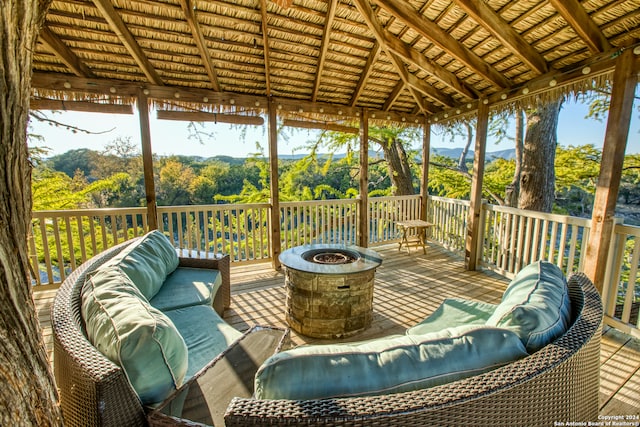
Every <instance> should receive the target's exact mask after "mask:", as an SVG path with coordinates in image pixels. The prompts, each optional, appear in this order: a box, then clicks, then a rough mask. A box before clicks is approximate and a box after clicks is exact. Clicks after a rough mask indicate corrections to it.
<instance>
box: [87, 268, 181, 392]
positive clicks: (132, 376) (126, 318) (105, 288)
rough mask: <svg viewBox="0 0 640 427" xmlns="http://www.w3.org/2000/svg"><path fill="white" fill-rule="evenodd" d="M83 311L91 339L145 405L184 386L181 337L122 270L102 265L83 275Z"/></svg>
mask: <svg viewBox="0 0 640 427" xmlns="http://www.w3.org/2000/svg"><path fill="white" fill-rule="evenodd" d="M81 312H82V318H83V319H84V322H85V326H86V331H87V336H88V338H89V341H90V342H91V343H92V344H93V345H94V346H95V347H96V348H97V349H98V350H99V351H100V352H101V353H102V354H104V355H105V356H106V357H107V358H108V359H109V360H111V361H112V362H114V363H116V364H117V365H119V366H120V367H122V369H123V371H124V373H125V375H126V377H127V378H128V380H129V382H130V383H131V385H132V387H133V389H134V390H135V391H136V393H137V394H138V397H139V398H140V401H141V402H142V403H143V404H154V403H158V402H161V401H162V400H164V399H165V398H166V397H167V396H168V395H169V394H170V393H171V392H172V391H174V390H175V389H176V388H178V387H180V386H181V385H182V383H183V380H184V378H185V375H186V373H187V363H188V358H187V346H186V344H185V342H184V340H183V339H182V337H181V336H180V334H179V333H178V330H177V329H176V327H175V326H174V324H173V322H172V321H171V320H170V319H169V318H168V317H167V316H165V315H164V314H163V313H162V312H160V311H159V310H157V309H155V308H153V307H151V305H149V303H148V302H147V300H146V298H145V297H144V295H142V293H141V292H140V290H139V289H138V288H137V287H136V286H135V285H134V284H133V283H132V282H131V280H130V279H129V277H128V276H127V275H126V274H124V272H122V270H120V269H118V268H110V269H102V270H98V271H96V272H94V273H93V274H91V275H90V276H89V277H88V278H87V280H86V281H85V283H84V286H83V288H82V310H81Z"/></svg>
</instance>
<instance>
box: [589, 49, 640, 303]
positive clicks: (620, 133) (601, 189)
mask: <svg viewBox="0 0 640 427" xmlns="http://www.w3.org/2000/svg"><path fill="white" fill-rule="evenodd" d="M636 62H637V61H636V56H635V54H634V53H633V50H632V49H625V50H623V51H622V53H621V54H620V56H619V57H618V59H617V62H616V68H615V71H614V74H613V86H612V90H611V103H610V106H609V118H608V120H607V130H606V134H605V137H604V145H603V147H602V161H601V164H600V175H599V177H598V185H597V187H596V195H595V200H594V202H593V214H592V217H591V218H592V224H591V231H590V232H589V243H588V245H587V251H586V252H587V254H586V260H585V261H586V262H585V269H584V272H585V274H586V275H587V276H588V277H589V278H590V279H591V281H592V282H593V284H594V285H595V287H596V289H598V291H599V292H600V293H602V289H603V285H604V279H605V270H606V263H607V252H608V251H609V242H610V241H611V236H612V234H613V218H614V215H615V209H616V201H617V199H618V190H619V188H620V178H621V176H622V163H623V161H624V154H625V150H626V146H627V138H628V136H629V124H630V122H631V113H632V111H633V99H634V92H635V89H636V85H637V83H638V76H637V74H638V70H637V69H636Z"/></svg>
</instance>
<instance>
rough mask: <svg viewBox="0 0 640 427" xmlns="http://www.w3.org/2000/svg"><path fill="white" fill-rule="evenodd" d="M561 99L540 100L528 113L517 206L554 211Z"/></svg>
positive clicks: (533, 209) (541, 210)
mask: <svg viewBox="0 0 640 427" xmlns="http://www.w3.org/2000/svg"><path fill="white" fill-rule="evenodd" d="M561 106H562V101H561V100H559V101H555V102H549V103H542V102H538V105H537V106H536V108H535V109H532V110H530V111H529V112H528V113H527V134H526V136H525V138H524V144H523V150H522V165H521V174H520V195H519V198H518V207H519V208H520V209H527V210H531V211H540V212H551V209H552V208H553V203H554V200H555V171H554V165H555V155H556V146H557V144H558V141H557V131H558V115H559V113H560V107H561Z"/></svg>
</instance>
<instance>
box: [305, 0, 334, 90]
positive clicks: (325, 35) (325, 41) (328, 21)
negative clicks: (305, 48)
mask: <svg viewBox="0 0 640 427" xmlns="http://www.w3.org/2000/svg"><path fill="white" fill-rule="evenodd" d="M336 4H337V0H329V6H328V10H327V17H326V18H325V22H324V27H323V28H322V43H321V44H320V56H319V57H318V67H317V69H316V73H315V81H314V82H313V93H312V95H311V101H312V102H316V101H317V100H318V91H319V90H320V79H321V77H322V69H323V68H324V61H325V58H326V56H327V51H328V50H329V39H330V38H331V27H332V26H333V19H334V18H335V16H336Z"/></svg>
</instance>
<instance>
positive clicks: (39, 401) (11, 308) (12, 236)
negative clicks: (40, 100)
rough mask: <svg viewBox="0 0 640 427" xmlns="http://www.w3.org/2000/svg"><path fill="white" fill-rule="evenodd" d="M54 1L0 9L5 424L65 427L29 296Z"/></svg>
mask: <svg viewBox="0 0 640 427" xmlns="http://www.w3.org/2000/svg"><path fill="white" fill-rule="evenodd" d="M49 3H50V0H49V1H46V0H5V1H4V2H3V3H2V7H1V8H0V44H1V47H2V61H1V62H0V88H1V89H2V90H1V92H2V97H1V98H0V182H1V184H0V341H1V342H2V345H0V366H2V369H0V384H2V386H0V425H3V426H14V425H19V426H29V425H37V426H47V425H62V417H61V414H60V408H59V406H58V405H57V395H56V391H55V390H56V388H55V382H54V379H53V375H52V373H51V369H50V366H49V361H48V359H47V353H46V349H45V346H44V341H43V339H42V332H41V330H40V325H39V324H38V318H37V314H36V310H35V305H34V303H33V299H32V295H31V284H30V280H29V268H28V259H27V234H28V231H29V223H30V219H31V169H30V164H29V160H28V152H27V143H26V141H27V137H26V130H27V121H28V114H29V98H30V76H31V62H32V55H33V51H34V50H35V45H36V40H37V36H38V31H39V29H40V26H41V25H42V22H43V20H44V14H45V12H46V9H47V7H48V6H49Z"/></svg>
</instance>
